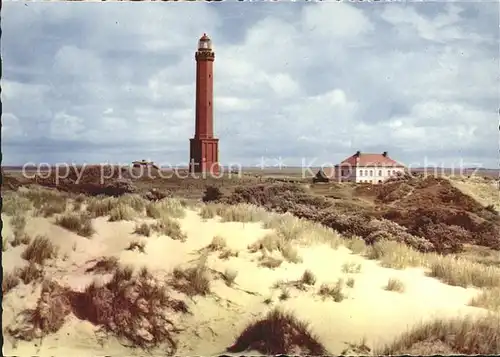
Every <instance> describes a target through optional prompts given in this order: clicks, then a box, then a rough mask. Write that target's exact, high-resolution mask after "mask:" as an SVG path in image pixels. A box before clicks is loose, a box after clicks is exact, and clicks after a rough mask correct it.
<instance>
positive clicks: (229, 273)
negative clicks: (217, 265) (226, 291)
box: [222, 269, 238, 286]
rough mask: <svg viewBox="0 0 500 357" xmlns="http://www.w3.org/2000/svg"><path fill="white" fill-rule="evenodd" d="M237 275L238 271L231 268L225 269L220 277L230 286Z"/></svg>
mask: <svg viewBox="0 0 500 357" xmlns="http://www.w3.org/2000/svg"><path fill="white" fill-rule="evenodd" d="M237 276H238V272H237V271H236V270H232V269H226V270H225V271H224V274H222V277H223V279H224V282H225V283H226V285H227V286H232V285H233V284H234V280H235V279H236V277H237Z"/></svg>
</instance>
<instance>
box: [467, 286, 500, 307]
mask: <svg viewBox="0 0 500 357" xmlns="http://www.w3.org/2000/svg"><path fill="white" fill-rule="evenodd" d="M469 305H471V306H475V307H482V308H485V309H488V310H491V311H499V312H500V286H497V287H494V288H489V289H484V290H483V291H482V292H481V293H480V294H479V295H478V296H476V297H474V298H472V299H471V301H470V303H469Z"/></svg>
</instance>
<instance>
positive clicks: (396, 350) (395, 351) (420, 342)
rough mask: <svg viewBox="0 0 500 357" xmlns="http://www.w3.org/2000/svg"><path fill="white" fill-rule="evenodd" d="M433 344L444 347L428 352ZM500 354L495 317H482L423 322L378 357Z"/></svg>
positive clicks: (386, 348) (498, 332)
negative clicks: (429, 344)
mask: <svg viewBox="0 0 500 357" xmlns="http://www.w3.org/2000/svg"><path fill="white" fill-rule="evenodd" d="M429 342H433V343H434V344H438V343H439V344H440V345H441V346H443V347H445V348H444V351H443V350H442V349H443V347H442V348H441V351H440V350H436V349H434V350H429V348H425V347H426V344H428V343H429ZM499 353H500V329H499V320H498V317H496V316H486V317H480V318H471V317H467V318H454V319H446V320H445V319H436V320H433V321H431V322H426V323H421V324H418V325H417V326H415V327H413V328H412V329H411V330H409V331H408V332H405V333H403V334H402V335H401V336H399V337H398V338H396V340H395V341H394V342H392V343H390V344H387V345H385V346H384V347H382V348H380V349H379V350H378V351H375V355H380V356H382V355H393V356H394V355H432V354H443V355H446V354H464V355H498V354H499Z"/></svg>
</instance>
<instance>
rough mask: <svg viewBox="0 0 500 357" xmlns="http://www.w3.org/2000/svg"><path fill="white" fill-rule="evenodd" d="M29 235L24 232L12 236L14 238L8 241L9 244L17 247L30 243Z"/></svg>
mask: <svg viewBox="0 0 500 357" xmlns="http://www.w3.org/2000/svg"><path fill="white" fill-rule="evenodd" d="M30 242H31V237H30V236H29V235H27V234H26V233H21V234H18V235H15V236H14V239H13V240H12V241H11V242H10V245H11V246H13V247H17V246H19V245H21V244H30Z"/></svg>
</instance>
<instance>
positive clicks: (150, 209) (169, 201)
mask: <svg viewBox="0 0 500 357" xmlns="http://www.w3.org/2000/svg"><path fill="white" fill-rule="evenodd" d="M146 215H147V216H148V217H151V218H156V219H159V218H161V217H165V216H167V217H170V218H183V217H184V216H185V215H186V211H185V207H184V206H183V204H182V203H181V201H180V200H178V199H175V198H164V199H162V200H160V201H156V202H150V203H148V204H147V205H146Z"/></svg>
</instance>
